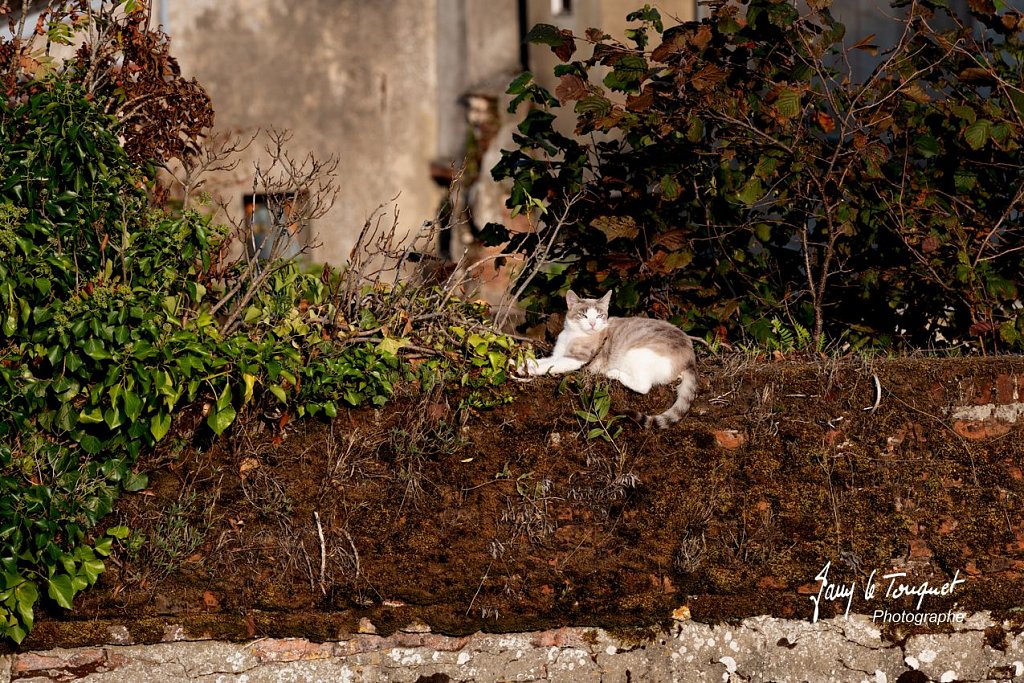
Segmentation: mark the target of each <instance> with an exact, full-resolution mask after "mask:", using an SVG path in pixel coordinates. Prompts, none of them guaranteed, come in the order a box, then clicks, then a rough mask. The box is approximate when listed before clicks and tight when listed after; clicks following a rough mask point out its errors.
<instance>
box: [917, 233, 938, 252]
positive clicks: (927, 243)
mask: <svg viewBox="0 0 1024 683" xmlns="http://www.w3.org/2000/svg"><path fill="white" fill-rule="evenodd" d="M939 246H940V244H939V240H938V239H936V238H935V237H934V236H933V235H928V236H927V237H925V238H924V239H923V240H921V251H922V252H924V253H925V254H930V253H932V252H933V251H935V250H936V249H938V248H939Z"/></svg>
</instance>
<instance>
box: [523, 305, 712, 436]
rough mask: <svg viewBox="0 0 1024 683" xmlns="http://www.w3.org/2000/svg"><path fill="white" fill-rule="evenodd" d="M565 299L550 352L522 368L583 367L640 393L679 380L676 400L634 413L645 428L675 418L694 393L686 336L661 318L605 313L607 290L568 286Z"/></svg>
mask: <svg viewBox="0 0 1024 683" xmlns="http://www.w3.org/2000/svg"><path fill="white" fill-rule="evenodd" d="M565 300H566V303H567V304H568V309H569V310H568V312H567V313H566V316H565V325H564V327H563V328H562V331H561V333H560V334H559V335H558V339H557V341H556V342H555V348H554V350H553V351H552V353H551V356H549V357H548V358H539V359H537V360H533V361H530V362H529V363H527V365H526V368H525V369H526V372H527V373H528V374H531V375H544V374H561V373H564V372H572V371H573V370H578V369H579V368H582V367H586V368H587V369H588V370H589V371H591V372H593V373H596V374H600V375H604V376H605V377H609V378H611V379H614V380H618V381H619V382H621V383H622V384H624V385H625V386H626V387H628V388H630V389H632V390H633V391H636V392H638V393H641V394H646V393H647V392H648V391H650V390H651V387H653V386H659V385H662V384H671V383H673V382H678V383H679V384H678V386H677V388H676V400H675V402H674V403H673V404H672V406H671V407H670V408H669V409H668V410H666V411H665V412H663V413H661V414H660V415H637V419H638V420H639V421H640V422H641V423H642V424H643V425H644V427H648V428H649V427H659V428H665V427H668V426H669V425H672V424H675V423H676V422H678V421H679V420H680V419H681V418H682V417H683V415H685V414H686V412H687V411H688V410H689V409H690V405H691V404H692V403H693V399H694V397H695V396H696V394H697V358H696V356H695V355H694V353H693V344H692V343H691V342H690V337H689V336H688V335H687V334H686V333H685V332H683V331H682V330H680V329H679V328H678V327H676V326H675V325H673V324H671V323H669V322H666V321H664V320H655V319H651V318H615V317H609V316H608V304H609V302H610V301H611V292H607V293H606V294H605V295H604V296H603V297H602V298H600V299H583V298H580V297H579V296H577V295H576V294H575V293H574V292H572V291H569V292H568V294H566V296H565Z"/></svg>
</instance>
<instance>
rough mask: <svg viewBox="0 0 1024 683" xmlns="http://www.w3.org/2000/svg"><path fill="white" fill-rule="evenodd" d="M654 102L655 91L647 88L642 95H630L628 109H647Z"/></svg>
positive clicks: (627, 101) (627, 99) (627, 100)
mask: <svg viewBox="0 0 1024 683" xmlns="http://www.w3.org/2000/svg"><path fill="white" fill-rule="evenodd" d="M652 104H654V93H652V92H651V91H650V90H645V91H644V92H643V94H641V95H636V96H633V95H630V96H628V97H627V98H626V109H629V110H630V111H646V110H647V109H650V107H651V105H652Z"/></svg>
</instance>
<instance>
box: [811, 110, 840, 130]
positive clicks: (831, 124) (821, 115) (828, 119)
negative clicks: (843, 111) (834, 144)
mask: <svg viewBox="0 0 1024 683" xmlns="http://www.w3.org/2000/svg"><path fill="white" fill-rule="evenodd" d="M816 117H817V119H818V126H820V127H821V129H822V130H823V131H825V132H826V133H831V132H832V131H834V130H835V129H836V120H835V119H834V118H832V116H831V115H830V114H829V113H828V112H824V111H819V112H818V113H817V114H816Z"/></svg>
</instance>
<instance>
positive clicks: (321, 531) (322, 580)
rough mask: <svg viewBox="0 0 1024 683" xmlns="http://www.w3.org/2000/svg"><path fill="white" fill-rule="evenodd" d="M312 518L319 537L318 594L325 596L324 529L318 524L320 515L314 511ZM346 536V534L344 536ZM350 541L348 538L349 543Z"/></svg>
mask: <svg viewBox="0 0 1024 683" xmlns="http://www.w3.org/2000/svg"><path fill="white" fill-rule="evenodd" d="M313 517H314V518H315V519H316V532H317V534H318V535H319V536H320V592H321V593H323V594H324V595H327V583H326V578H325V577H326V574H327V543H326V541H324V528H323V526H322V525H321V524H320V513H319V512H316V511H314V512H313ZM346 535H347V534H346ZM351 541H352V539H351V538H349V542H351Z"/></svg>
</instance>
